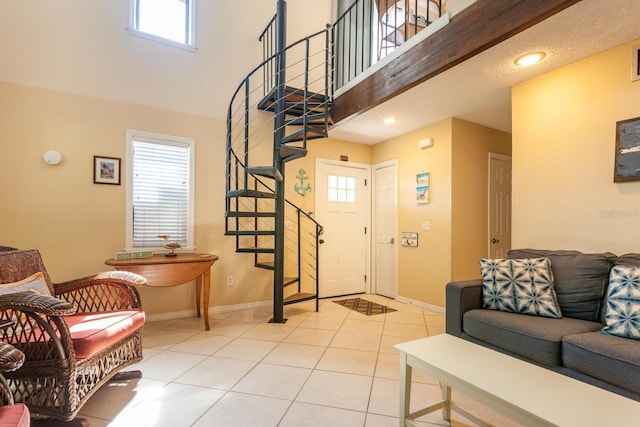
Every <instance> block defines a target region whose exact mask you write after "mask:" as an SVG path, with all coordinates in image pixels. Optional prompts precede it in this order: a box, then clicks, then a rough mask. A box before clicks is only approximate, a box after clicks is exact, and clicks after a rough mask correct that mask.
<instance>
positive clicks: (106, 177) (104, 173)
mask: <svg viewBox="0 0 640 427" xmlns="http://www.w3.org/2000/svg"><path fill="white" fill-rule="evenodd" d="M93 183H94V184H112V185H120V159H119V158H117V157H104V156H93Z"/></svg>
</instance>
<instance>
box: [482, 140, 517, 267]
mask: <svg viewBox="0 0 640 427" xmlns="http://www.w3.org/2000/svg"><path fill="white" fill-rule="evenodd" d="M494 159H495V160H502V161H505V162H509V163H511V164H513V158H512V156H507V155H505V154H498V153H492V152H489V156H488V159H487V162H488V164H487V256H491V238H492V236H491V221H492V219H493V218H492V217H491V182H492V174H491V172H492V170H491V160H494ZM512 176H513V175H512ZM510 204H511V206H510V209H509V211H510V212H511V216H512V217H513V182H512V184H511V200H510ZM512 220H513V218H511V219H510V220H509V223H510V224H511V221H512Z"/></svg>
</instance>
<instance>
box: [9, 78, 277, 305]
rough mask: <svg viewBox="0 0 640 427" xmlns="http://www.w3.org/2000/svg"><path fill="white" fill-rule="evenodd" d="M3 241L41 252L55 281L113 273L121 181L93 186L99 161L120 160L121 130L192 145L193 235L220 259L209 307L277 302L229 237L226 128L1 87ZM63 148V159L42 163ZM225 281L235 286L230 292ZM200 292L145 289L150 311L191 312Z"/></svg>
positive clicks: (120, 227)
mask: <svg viewBox="0 0 640 427" xmlns="http://www.w3.org/2000/svg"><path fill="white" fill-rule="evenodd" d="M0 99H2V103H0V129H1V130H2V131H1V133H0V135H1V137H2V143H1V144H0V159H2V167H0V181H1V182H3V186H2V207H1V208H0V221H1V223H2V224H3V226H2V227H1V228H0V242H2V244H4V245H12V246H16V247H19V248H23V249H26V248H37V249H39V250H40V251H41V252H42V255H43V258H44V261H45V263H46V265H47V269H48V270H49V273H50V274H51V276H52V279H53V280H54V281H55V282H61V281H64V280H68V279H72V278H77V277H81V276H83V275H88V274H92V273H95V272H97V271H102V270H107V269H110V268H109V267H107V266H105V265H104V264H103V262H104V260H105V259H107V258H110V257H112V256H113V253H114V252H116V251H119V250H122V249H123V247H124V238H125V237H124V233H125V186H124V184H125V182H124V174H123V176H122V184H123V185H120V186H114V185H99V184H94V183H93V156H94V155H102V156H109V157H120V158H122V169H123V171H124V167H125V162H126V158H125V131H126V129H136V130H143V131H149V132H158V133H166V134H172V135H181V136H188V137H193V138H195V140H196V147H195V152H196V184H195V191H196V212H195V239H196V248H197V250H198V251H199V252H209V253H213V254H216V255H218V256H220V261H219V262H217V263H216V264H215V266H214V268H213V270H212V280H213V291H212V295H213V297H212V302H211V305H212V306H217V305H229V304H239V303H245V302H252V301H262V300H267V299H270V298H271V290H270V286H269V283H268V279H269V277H267V276H266V275H265V274H264V273H263V272H262V271H259V270H256V269H255V268H254V267H253V266H252V264H251V261H252V259H251V257H248V256H243V255H241V254H236V253H235V252H234V247H233V243H234V242H233V239H232V238H226V237H225V236H224V235H223V233H224V200H225V199H224V158H225V150H224V145H225V142H224V141H225V124H224V122H221V121H218V120H215V119H210V118H206V117H202V116H195V115H189V114H183V113H176V112H171V111H166V110H161V109H156V108H152V107H145V106H140V105H134V104H128V103H123V102H117V101H107V100H102V99H97V98H91V97H85V96H78V95H72V94H65V93H61V92H54V91H49V90H43V89H36V88H32V87H26V86H19V85H13V84H8V83H0ZM47 150H57V151H59V152H60V153H61V154H62V156H63V160H62V163H61V164H59V165H57V166H49V165H47V164H46V163H45V162H44V161H43V160H42V154H43V153H44V152H45V151H47ZM227 275H234V276H235V282H236V285H234V286H227V285H226V277H227ZM194 292H195V291H194V286H193V285H189V286H178V287H174V288H168V289H151V288H143V289H142V290H141V293H142V298H143V301H144V306H145V310H146V311H147V312H148V313H150V314H154V313H159V312H167V311H170V312H173V311H182V310H188V309H193V308H195V303H194V300H195V297H194V295H195V293H194Z"/></svg>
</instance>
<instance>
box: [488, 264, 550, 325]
mask: <svg viewBox="0 0 640 427" xmlns="http://www.w3.org/2000/svg"><path fill="white" fill-rule="evenodd" d="M480 271H481V273H482V301H483V303H484V308H488V309H492V310H500V311H509V312H512V313H522V314H531V315H535V316H544V317H555V318H560V317H562V313H561V312H560V305H558V298H557V297H556V291H555V289H554V281H553V272H552V271H551V261H549V259H548V258H531V259H484V258H483V259H481V260H480Z"/></svg>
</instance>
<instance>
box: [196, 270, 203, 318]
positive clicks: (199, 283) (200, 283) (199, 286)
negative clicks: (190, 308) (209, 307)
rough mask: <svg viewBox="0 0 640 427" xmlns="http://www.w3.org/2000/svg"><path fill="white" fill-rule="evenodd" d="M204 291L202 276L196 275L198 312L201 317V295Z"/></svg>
mask: <svg viewBox="0 0 640 427" xmlns="http://www.w3.org/2000/svg"><path fill="white" fill-rule="evenodd" d="M201 293H202V276H198V277H196V313H197V314H198V317H200V295H201Z"/></svg>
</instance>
